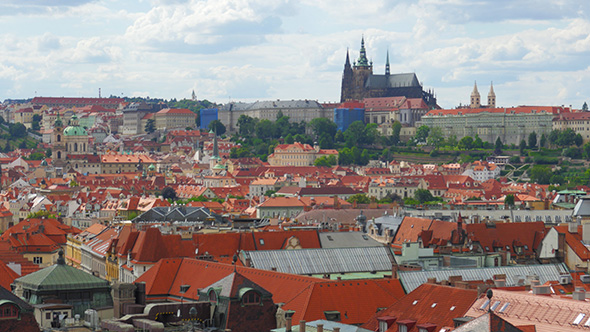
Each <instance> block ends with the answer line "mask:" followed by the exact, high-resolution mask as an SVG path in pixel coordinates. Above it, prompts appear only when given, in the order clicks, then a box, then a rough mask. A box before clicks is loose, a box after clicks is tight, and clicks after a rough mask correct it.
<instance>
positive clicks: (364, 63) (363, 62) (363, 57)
mask: <svg viewBox="0 0 590 332" xmlns="http://www.w3.org/2000/svg"><path fill="white" fill-rule="evenodd" d="M356 65H357V67H369V60H367V51H366V50H365V36H363V37H362V38H361V51H360V56H359V59H358V60H357V62H356Z"/></svg>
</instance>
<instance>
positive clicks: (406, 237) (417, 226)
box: [393, 217, 432, 245]
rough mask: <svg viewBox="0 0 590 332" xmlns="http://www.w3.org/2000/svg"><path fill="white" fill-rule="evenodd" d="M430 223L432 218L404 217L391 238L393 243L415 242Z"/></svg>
mask: <svg viewBox="0 0 590 332" xmlns="http://www.w3.org/2000/svg"><path fill="white" fill-rule="evenodd" d="M431 224H432V219H426V218H416V217H404V219H403V220H402V223H401V225H400V226H399V228H398V231H397V233H396V235H395V239H394V240H393V244H400V245H401V244H403V243H405V242H416V241H418V236H419V235H420V233H421V232H422V231H424V230H428V229H429V228H430V225H431Z"/></svg>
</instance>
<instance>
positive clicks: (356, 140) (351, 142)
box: [344, 121, 365, 148]
mask: <svg viewBox="0 0 590 332" xmlns="http://www.w3.org/2000/svg"><path fill="white" fill-rule="evenodd" d="M364 131H365V124H364V123H362V122H361V121H355V122H353V123H351V124H350V125H349V126H348V128H347V129H346V130H345V131H344V140H345V141H346V146H348V147H349V148H352V147H353V146H355V145H357V144H362V143H363V142H362V138H363V132H364Z"/></svg>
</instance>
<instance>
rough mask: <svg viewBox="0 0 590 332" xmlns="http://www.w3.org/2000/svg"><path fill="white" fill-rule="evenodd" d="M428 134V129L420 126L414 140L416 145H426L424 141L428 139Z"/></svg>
mask: <svg viewBox="0 0 590 332" xmlns="http://www.w3.org/2000/svg"><path fill="white" fill-rule="evenodd" d="M429 133H430V127H428V126H425V125H422V126H420V127H418V129H416V135H415V136H414V139H415V140H416V143H426V139H427V138H428V134H429Z"/></svg>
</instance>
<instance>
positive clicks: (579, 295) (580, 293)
mask: <svg viewBox="0 0 590 332" xmlns="http://www.w3.org/2000/svg"><path fill="white" fill-rule="evenodd" d="M572 298H573V299H574V300H576V301H586V290H585V289H584V288H583V287H576V290H575V291H574V292H573V293H572Z"/></svg>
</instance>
